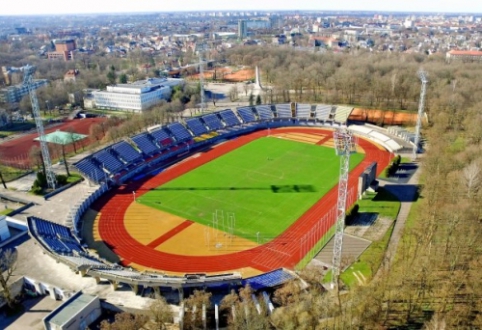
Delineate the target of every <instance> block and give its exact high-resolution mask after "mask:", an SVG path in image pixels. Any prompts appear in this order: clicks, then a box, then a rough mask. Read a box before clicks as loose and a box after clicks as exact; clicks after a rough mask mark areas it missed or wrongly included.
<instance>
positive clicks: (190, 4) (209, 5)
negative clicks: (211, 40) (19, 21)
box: [0, 0, 482, 15]
mask: <svg viewBox="0 0 482 330" xmlns="http://www.w3.org/2000/svg"><path fill="white" fill-rule="evenodd" d="M4 1H6V0H4ZM294 9H298V10H370V11H373V10H375V11H376V10H378V11H425V12H427V11H429V12H462V13H482V1H477V0H458V1H454V0H350V1H348V0H335V1H326V0H304V1H286V0H240V1H230V0H179V1H172V0H81V1H72V0H70V1H65V0H47V1H38V0H14V1H8V5H4V6H2V8H1V10H0V15H31V14H34V15H43V14H64V13H96V12H151V11H155V12H157V11H199V10H294Z"/></svg>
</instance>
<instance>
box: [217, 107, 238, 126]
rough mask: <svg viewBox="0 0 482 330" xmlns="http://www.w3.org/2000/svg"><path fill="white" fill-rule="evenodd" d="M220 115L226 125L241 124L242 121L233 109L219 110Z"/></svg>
mask: <svg viewBox="0 0 482 330" xmlns="http://www.w3.org/2000/svg"><path fill="white" fill-rule="evenodd" d="M219 115H220V116H221V118H222V120H223V121H224V122H225V123H226V127H231V126H237V125H241V122H240V121H239V119H238V117H237V116H236V114H235V113H234V112H233V110H231V109H228V110H223V111H221V112H219Z"/></svg>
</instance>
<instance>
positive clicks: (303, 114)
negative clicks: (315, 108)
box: [296, 103, 311, 118]
mask: <svg viewBox="0 0 482 330" xmlns="http://www.w3.org/2000/svg"><path fill="white" fill-rule="evenodd" d="M296 117H298V118H310V117H311V105H310V104H306V103H303V104H302V103H297V104H296Z"/></svg>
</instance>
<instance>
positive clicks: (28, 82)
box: [23, 65, 56, 189]
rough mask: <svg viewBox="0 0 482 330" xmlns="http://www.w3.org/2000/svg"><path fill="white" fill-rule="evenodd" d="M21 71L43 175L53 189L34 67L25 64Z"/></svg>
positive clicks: (52, 177)
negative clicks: (42, 166) (42, 162)
mask: <svg viewBox="0 0 482 330" xmlns="http://www.w3.org/2000/svg"><path fill="white" fill-rule="evenodd" d="M23 71H24V75H23V85H24V86H27V89H28V94H29V96H30V102H31V103H32V112H33V117H34V120H35V125H36V126H37V133H38V137H39V141H40V149H41V151H42V158H43V161H44V164H45V177H46V179H47V184H48V186H49V188H51V189H55V185H56V179H55V173H54V171H53V170H52V161H51V159H50V153H49V148H48V146H47V141H46V139H45V131H44V125H43V123H42V118H41V117H40V108H39V105H38V100H37V95H36V94H35V88H34V86H33V74H34V72H35V67H34V66H31V65H26V66H25V67H24V68H23Z"/></svg>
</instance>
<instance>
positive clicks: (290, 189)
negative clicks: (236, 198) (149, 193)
mask: <svg viewBox="0 0 482 330" xmlns="http://www.w3.org/2000/svg"><path fill="white" fill-rule="evenodd" d="M151 190H156V191H181V190H184V191H196V190H226V191H236V190H271V191H272V192H273V193H276V194H281V193H312V192H316V188H315V187H314V186H313V185H298V184H295V185H271V186H269V187H266V188H264V187H165V188H163V187H159V188H152V189H151Z"/></svg>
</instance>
